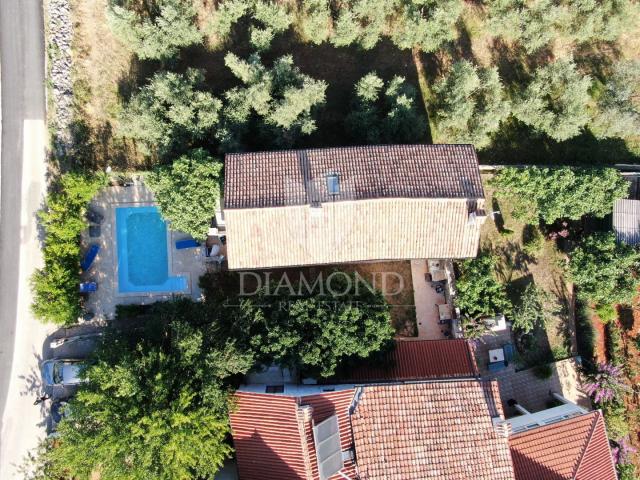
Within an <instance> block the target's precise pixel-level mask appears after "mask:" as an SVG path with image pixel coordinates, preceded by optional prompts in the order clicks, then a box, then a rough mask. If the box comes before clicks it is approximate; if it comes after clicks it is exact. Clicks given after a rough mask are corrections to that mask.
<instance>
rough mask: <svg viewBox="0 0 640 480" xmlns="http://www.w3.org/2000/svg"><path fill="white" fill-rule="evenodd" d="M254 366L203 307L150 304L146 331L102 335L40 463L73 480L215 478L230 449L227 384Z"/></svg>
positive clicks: (187, 303)
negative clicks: (44, 461) (47, 462)
mask: <svg viewBox="0 0 640 480" xmlns="http://www.w3.org/2000/svg"><path fill="white" fill-rule="evenodd" d="M252 365H253V359H252V357H251V355H250V354H247V353H244V352H242V351H241V350H239V349H238V348H237V347H236V345H235V343H234V342H233V341H230V340H227V339H226V338H225V337H223V336H222V335H220V332H219V329H218V328H217V327H216V323H215V322H212V321H211V319H210V318H208V314H207V311H206V309H205V308H204V306H203V305H202V304H199V303H195V302H192V301H190V300H186V299H185V300H178V301H173V302H168V303H160V304H156V305H155V306H154V307H153V310H152V313H151V318H150V319H149V321H148V322H146V323H144V324H143V327H142V328H136V329H124V330H115V329H113V330H108V331H107V332H106V334H105V336H104V337H103V339H102V341H101V344H100V345H99V347H98V349H97V351H96V353H95V354H94V358H93V359H92V362H91V364H90V366H89V367H88V368H87V369H86V370H85V371H84V376H85V377H86V378H87V379H88V382H87V383H85V384H83V385H82V386H81V387H80V389H79V391H78V393H77V395H76V396H75V397H74V398H73V399H72V400H71V402H70V404H69V409H70V412H71V416H70V417H69V418H66V419H64V420H63V421H62V422H61V423H60V425H59V428H58V432H59V435H60V436H59V438H58V441H57V442H56V447H55V448H53V449H51V450H49V451H48V452H47V453H46V455H47V457H48V459H49V460H50V461H51V462H52V463H53V464H54V465H60V466H62V467H64V469H65V470H66V471H67V472H68V475H69V477H73V478H93V477H92V472H99V474H100V478H101V479H103V480H127V479H131V480H142V479H148V478H154V479H166V480H174V479H177V478H213V475H214V474H215V473H216V471H217V470H218V469H219V468H220V467H221V465H222V462H223V461H224V460H225V459H226V458H228V457H229V456H230V454H231V451H232V450H231V447H230V446H229V445H228V443H227V441H226V439H227V437H228V435H229V423H228V419H227V414H228V408H229V402H228V395H229V387H228V383H229V379H230V377H232V376H233V375H237V374H242V373H245V372H247V371H248V370H249V368H250V367H251V366H252Z"/></svg>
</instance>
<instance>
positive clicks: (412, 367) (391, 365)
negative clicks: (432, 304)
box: [327, 339, 478, 383]
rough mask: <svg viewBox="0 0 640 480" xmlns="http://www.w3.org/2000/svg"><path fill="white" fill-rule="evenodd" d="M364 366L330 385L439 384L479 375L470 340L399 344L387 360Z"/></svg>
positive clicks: (341, 375)
mask: <svg viewBox="0 0 640 480" xmlns="http://www.w3.org/2000/svg"><path fill="white" fill-rule="evenodd" d="M376 363H377V364H379V365H384V366H381V367H374V366H372V365H371V362H370V361H368V360H367V361H365V362H362V363H361V364H358V365H355V366H353V367H350V368H345V371H344V373H341V374H339V375H338V376H337V377H336V379H333V380H329V381H328V382H327V383H331V382H332V381H333V382H339V383H371V382H387V381H410V380H435V379H442V378H464V377H475V376H477V375H478V367H477V366H476V362H475V356H474V354H473V351H472V349H471V345H470V344H469V342H468V341H467V340H463V339H455V340H397V341H396V343H395V348H394V349H393V350H392V351H390V352H389V353H388V354H387V355H386V356H385V357H384V359H381V360H379V361H377V362H376Z"/></svg>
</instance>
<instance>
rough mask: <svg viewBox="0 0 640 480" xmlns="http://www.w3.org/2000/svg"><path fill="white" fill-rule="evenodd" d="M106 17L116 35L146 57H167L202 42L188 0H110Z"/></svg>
mask: <svg viewBox="0 0 640 480" xmlns="http://www.w3.org/2000/svg"><path fill="white" fill-rule="evenodd" d="M107 20H108V22H109V26H110V27H111V30H112V31H113V33H114V35H116V37H118V38H119V39H120V41H121V42H122V43H123V44H124V45H126V46H127V47H128V48H130V49H131V50H133V51H134V52H135V54H136V55H138V57H140V58H141V59H143V60H146V59H151V60H166V59H169V58H171V57H174V56H175V55H176V54H177V53H178V51H179V49H180V48H183V47H188V46H189V45H193V44H195V43H200V42H201V41H202V34H201V33H200V30H198V27H197V25H196V11H195V9H194V7H193V2H191V1H188V0H153V1H141V0H140V1H127V0H111V3H110V5H109V7H108V9H107Z"/></svg>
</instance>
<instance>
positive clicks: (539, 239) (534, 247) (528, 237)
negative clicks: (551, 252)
mask: <svg viewBox="0 0 640 480" xmlns="http://www.w3.org/2000/svg"><path fill="white" fill-rule="evenodd" d="M543 248H544V237H543V236H542V233H540V228H538V226H536V225H525V227H524V229H523V230H522V250H524V253H526V254H527V255H529V256H530V257H536V256H537V255H538V254H539V253H540V252H541V251H542V249H543Z"/></svg>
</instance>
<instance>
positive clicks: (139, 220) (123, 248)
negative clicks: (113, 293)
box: [116, 207, 188, 293]
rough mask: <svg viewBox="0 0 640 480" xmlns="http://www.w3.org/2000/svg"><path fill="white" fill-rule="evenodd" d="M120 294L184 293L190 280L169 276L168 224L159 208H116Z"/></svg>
mask: <svg viewBox="0 0 640 480" xmlns="http://www.w3.org/2000/svg"><path fill="white" fill-rule="evenodd" d="M116 237H117V244H118V291H119V292H121V293H129V292H184V291H186V290H187V288H188V283H187V279H186V277H183V276H170V275H169V253H168V250H167V224H166V222H165V221H164V220H163V219H162V216H161V215H160V212H159V210H158V208H157V207H119V208H116Z"/></svg>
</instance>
